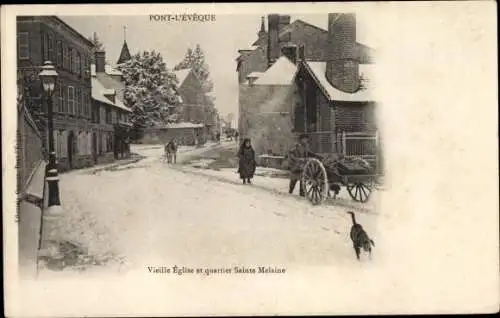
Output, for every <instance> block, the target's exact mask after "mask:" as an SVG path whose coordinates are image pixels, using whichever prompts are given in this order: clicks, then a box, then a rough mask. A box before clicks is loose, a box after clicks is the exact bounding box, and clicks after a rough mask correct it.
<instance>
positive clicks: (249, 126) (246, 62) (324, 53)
mask: <svg viewBox="0 0 500 318" xmlns="http://www.w3.org/2000/svg"><path fill="white" fill-rule="evenodd" d="M328 19H329V22H328V25H329V27H328V30H324V29H322V28H318V27H316V26H314V25H311V24H309V23H306V22H304V21H301V20H296V21H294V22H293V23H290V16H288V15H277V14H271V15H269V16H268V31H267V32H266V31H265V30H264V23H263V22H262V23H261V30H260V31H259V33H258V40H257V41H256V42H255V43H253V46H252V47H250V48H248V49H244V50H240V51H239V52H240V56H239V57H238V58H237V71H238V74H239V75H238V78H239V83H240V85H239V125H238V126H239V130H240V133H241V135H242V137H250V138H252V142H253V144H254V145H256V152H257V153H259V154H275V155H279V154H283V153H284V152H285V151H286V150H287V149H289V147H291V146H292V145H293V143H294V142H295V136H296V134H298V133H299V132H306V133H309V134H310V135H311V139H312V142H313V145H312V146H313V149H312V150H313V151H315V152H332V151H337V147H336V146H332V145H333V144H335V142H337V139H336V135H335V132H341V131H344V132H353V130H359V131H358V132H361V131H363V132H366V131H368V130H373V129H374V128H375V126H376V125H375V120H374V117H373V116H372V115H371V114H373V107H372V106H373V104H374V102H373V100H372V96H371V95H370V94H371V90H370V89H369V88H366V86H369V83H368V82H367V81H365V80H363V78H364V77H363V76H361V77H360V74H359V71H360V70H362V72H367V71H368V67H365V65H370V64H372V63H373V55H374V50H373V49H371V48H369V47H367V46H366V45H363V44H361V43H358V42H357V41H356V20H355V17H354V15H349V14H329V15H328ZM326 74H328V75H326ZM370 85H371V84H370ZM313 87H315V89H316V90H315V89H313ZM365 88H366V89H365ZM322 98H324V99H325V100H328V103H326V102H323V101H322ZM327 104H328V105H329V106H328V107H327V106H325V105H327ZM316 105H318V106H317V107H316ZM319 105H322V106H319ZM355 105H356V106H359V107H357V108H356V107H355ZM361 109H363V111H361ZM332 112H335V115H332ZM343 122H344V123H345V125H342V123H343ZM361 123H363V124H361ZM355 124H358V125H355ZM320 132H321V133H322V134H319V133H320ZM320 135H321V137H319V136H320ZM334 135H335V138H334V137H332V136H334ZM318 138H319V139H321V141H320V140H319V139H318ZM326 144H328V145H329V146H328V147H327V146H325V145H326Z"/></svg>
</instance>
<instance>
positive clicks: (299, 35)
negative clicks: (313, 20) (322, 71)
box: [290, 21, 328, 61]
mask: <svg viewBox="0 0 500 318" xmlns="http://www.w3.org/2000/svg"><path fill="white" fill-rule="evenodd" d="M290 28H291V34H290V40H291V42H292V43H294V44H296V45H297V47H300V46H301V45H304V56H305V58H306V59H307V60H309V61H324V60H325V58H326V50H325V48H326V45H327V41H328V32H326V31H325V30H322V29H320V28H317V27H315V26H312V25H309V24H307V23H303V22H301V21H296V22H294V23H292V24H291V25H290Z"/></svg>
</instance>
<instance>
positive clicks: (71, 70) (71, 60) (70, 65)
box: [68, 47, 75, 73]
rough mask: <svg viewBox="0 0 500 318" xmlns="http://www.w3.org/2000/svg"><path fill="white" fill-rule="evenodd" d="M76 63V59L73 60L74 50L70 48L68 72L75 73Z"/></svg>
mask: <svg viewBox="0 0 500 318" xmlns="http://www.w3.org/2000/svg"><path fill="white" fill-rule="evenodd" d="M74 61H75V59H74V58H73V49H72V48H70V47H69V48H68V70H69V71H70V72H72V73H73V70H74V67H75V66H74V64H73V63H74Z"/></svg>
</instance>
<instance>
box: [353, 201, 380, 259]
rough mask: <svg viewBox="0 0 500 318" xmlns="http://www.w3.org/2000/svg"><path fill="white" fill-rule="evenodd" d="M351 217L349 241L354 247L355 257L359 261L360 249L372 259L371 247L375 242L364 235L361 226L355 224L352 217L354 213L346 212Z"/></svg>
mask: <svg viewBox="0 0 500 318" xmlns="http://www.w3.org/2000/svg"><path fill="white" fill-rule="evenodd" d="M347 213H349V214H350V215H351V219H352V227H351V240H352V244H353V246H354V251H355V252H356V257H357V258H358V261H359V255H360V253H361V248H362V249H363V250H364V251H365V252H367V253H368V254H369V256H370V259H371V258H372V246H375V242H373V240H372V239H370V237H369V236H368V234H366V231H365V230H364V229H363V227H362V226H361V224H358V223H356V217H355V216H354V212H350V211H349V212H347Z"/></svg>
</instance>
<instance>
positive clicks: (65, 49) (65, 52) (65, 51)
mask: <svg viewBox="0 0 500 318" xmlns="http://www.w3.org/2000/svg"><path fill="white" fill-rule="evenodd" d="M68 65H69V47H67V46H66V45H63V68H64V69H66V70H67V69H69V66H68Z"/></svg>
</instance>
